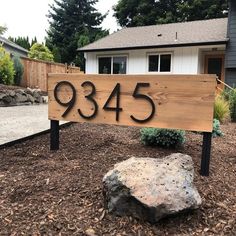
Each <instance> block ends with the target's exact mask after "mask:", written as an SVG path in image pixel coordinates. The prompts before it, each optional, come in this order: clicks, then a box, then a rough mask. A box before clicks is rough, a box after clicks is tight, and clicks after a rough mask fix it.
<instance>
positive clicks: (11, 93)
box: [0, 88, 46, 106]
mask: <svg viewBox="0 0 236 236" xmlns="http://www.w3.org/2000/svg"><path fill="white" fill-rule="evenodd" d="M39 103H46V100H45V99H43V97H42V95H41V90H40V89H30V88H27V89H25V90H23V89H16V90H2V91H1V92H0V106H16V105H30V104H39Z"/></svg>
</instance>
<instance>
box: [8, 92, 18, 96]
mask: <svg viewBox="0 0 236 236" xmlns="http://www.w3.org/2000/svg"><path fill="white" fill-rule="evenodd" d="M8 94H9V95H10V96H11V97H14V96H15V95H16V93H15V91H14V90H9V91H8Z"/></svg>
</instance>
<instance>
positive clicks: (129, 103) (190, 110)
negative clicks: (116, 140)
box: [48, 74, 216, 132]
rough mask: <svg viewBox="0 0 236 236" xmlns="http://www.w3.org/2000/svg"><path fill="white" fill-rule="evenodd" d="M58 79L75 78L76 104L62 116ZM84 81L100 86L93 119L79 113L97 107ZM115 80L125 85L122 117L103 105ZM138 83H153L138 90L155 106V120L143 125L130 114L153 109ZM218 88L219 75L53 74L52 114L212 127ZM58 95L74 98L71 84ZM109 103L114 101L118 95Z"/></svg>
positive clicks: (56, 117)
mask: <svg viewBox="0 0 236 236" xmlns="http://www.w3.org/2000/svg"><path fill="white" fill-rule="evenodd" d="M60 81H69V82H70V83H72V84H73V86H74V87H75V88H76V94H77V97H76V102H75V105H74V106H73V108H72V110H71V111H70V112H69V113H68V115H67V116H66V117H64V118H63V117H62V114H63V113H64V112H65V110H66V107H63V106H61V105H59V104H58V103H57V102H56V100H55V98H54V88H55V86H56V85H57V83H58V82H60ZM84 81H91V82H92V83H93V84H94V85H95V86H96V95H95V96H94V98H95V100H96V102H97V103H98V106H99V111H98V114H97V116H96V117H95V118H94V119H92V120H85V119H83V118H82V117H80V116H79V114H78V109H81V110H82V111H83V113H84V114H86V115H90V114H91V113H92V112H93V109H94V106H93V105H92V103H91V102H89V101H88V100H87V99H86V98H85V95H87V94H89V93H90V91H91V88H90V87H88V88H87V87H85V88H83V87H81V84H82V83H83V82H84ZM117 83H120V84H121V100H120V104H121V107H122V108H123V111H122V112H121V113H120V120H119V121H118V122H117V121H116V119H115V117H116V116H115V112H112V111H104V110H103V109H102V108H103V106H104V104H105V102H106V101H107V99H108V97H109V96H110V94H111V92H112V90H113V89H114V87H115V86H116V84H117ZM137 83H150V87H149V88H142V89H140V93H142V94H145V95H148V96H149V97H150V98H152V100H153V101H154V103H155V106H156V113H155V115H154V117H153V119H151V120H150V121H148V122H146V123H143V124H140V123H136V122H134V121H133V120H132V119H131V118H130V115H133V116H135V117H136V118H138V119H145V118H146V117H148V116H149V115H150V113H151V106H150V104H149V103H148V102H147V101H145V100H141V99H135V98H133V97H132V94H133V92H134V89H135V87H136V84H137ZM215 88H216V76H215V75H85V74H49V75H48V95H49V110H48V113H49V119H51V120H66V121H74V122H90V123H102V124H116V125H127V126H140V127H158V128H169V129H182V130H192V131H204V132H211V131H212V122H213V105H214V97H215ZM58 97H59V98H60V100H61V101H63V102H68V101H69V100H70V99H71V97H72V91H71V89H70V88H69V87H68V86H62V87H60V88H59V91H58ZM110 106H115V99H113V100H112V101H111V104H110Z"/></svg>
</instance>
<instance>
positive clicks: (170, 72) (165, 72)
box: [146, 51, 173, 74]
mask: <svg viewBox="0 0 236 236" xmlns="http://www.w3.org/2000/svg"><path fill="white" fill-rule="evenodd" d="M161 55H170V56H171V58H170V71H160V69H161ZM149 56H159V60H158V71H149ZM146 72H147V73H148V74H172V73H173V52H166V51H165V52H148V53H147V56H146Z"/></svg>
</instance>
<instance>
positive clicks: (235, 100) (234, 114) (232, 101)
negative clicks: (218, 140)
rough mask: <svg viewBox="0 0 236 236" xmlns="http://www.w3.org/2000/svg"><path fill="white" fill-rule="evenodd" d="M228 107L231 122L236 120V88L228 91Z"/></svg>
mask: <svg viewBox="0 0 236 236" xmlns="http://www.w3.org/2000/svg"><path fill="white" fill-rule="evenodd" d="M229 109H230V117H231V121H232V122H236V89H234V90H232V91H231V92H230V93H229Z"/></svg>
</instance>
